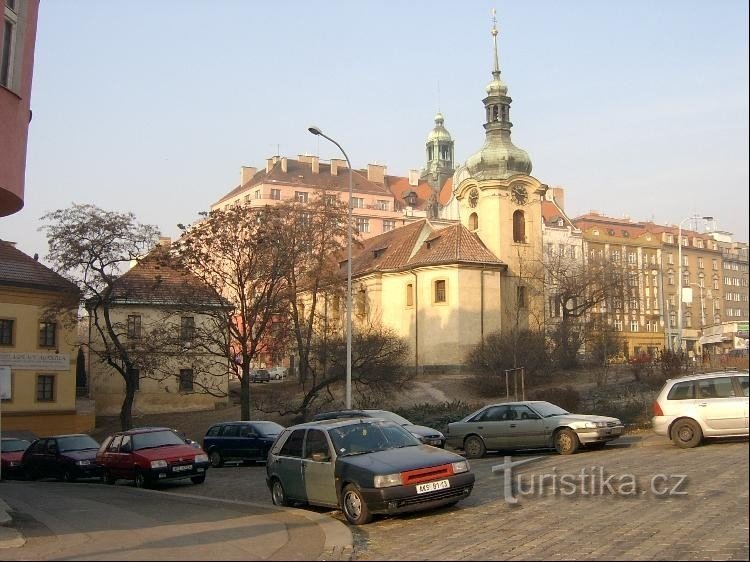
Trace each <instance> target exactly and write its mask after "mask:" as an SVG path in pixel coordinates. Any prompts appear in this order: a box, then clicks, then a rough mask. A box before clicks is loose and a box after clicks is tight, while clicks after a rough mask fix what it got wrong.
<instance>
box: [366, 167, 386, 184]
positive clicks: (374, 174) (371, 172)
mask: <svg viewBox="0 0 750 562" xmlns="http://www.w3.org/2000/svg"><path fill="white" fill-rule="evenodd" d="M367 179H368V180H370V181H371V182H373V183H383V182H384V181H385V166H381V165H380V164H368V165H367Z"/></svg>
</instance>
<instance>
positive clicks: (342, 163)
mask: <svg viewBox="0 0 750 562" xmlns="http://www.w3.org/2000/svg"><path fill="white" fill-rule="evenodd" d="M339 168H346V160H341V159H340V158H331V175H332V176H338V175H339Z"/></svg>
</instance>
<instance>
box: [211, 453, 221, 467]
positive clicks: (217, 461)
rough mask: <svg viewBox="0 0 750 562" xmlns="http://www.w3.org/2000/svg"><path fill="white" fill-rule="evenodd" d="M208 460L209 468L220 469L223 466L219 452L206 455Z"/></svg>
mask: <svg viewBox="0 0 750 562" xmlns="http://www.w3.org/2000/svg"><path fill="white" fill-rule="evenodd" d="M208 460H209V461H210V462H211V468H221V466H222V465H223V464H224V459H223V458H222V457H221V453H220V452H219V451H211V452H210V453H209V454H208Z"/></svg>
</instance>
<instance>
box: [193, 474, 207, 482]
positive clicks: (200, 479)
mask: <svg viewBox="0 0 750 562" xmlns="http://www.w3.org/2000/svg"><path fill="white" fill-rule="evenodd" d="M190 481H191V482H192V483H193V484H203V483H204V482H205V481H206V475H205V474H200V475H198V476H191V477H190Z"/></svg>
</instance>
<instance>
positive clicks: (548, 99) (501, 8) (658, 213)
mask: <svg viewBox="0 0 750 562" xmlns="http://www.w3.org/2000/svg"><path fill="white" fill-rule="evenodd" d="M492 8H496V9H497V13H498V14H497V17H498V27H499V29H500V35H499V46H500V48H499V50H500V66H501V70H502V79H503V81H504V82H505V83H506V84H507V85H508V89H509V95H510V96H511V97H512V98H513V104H512V106H511V120H512V122H513V124H514V127H513V141H514V143H515V144H516V145H517V146H519V147H521V148H523V149H525V150H526V151H527V152H528V153H529V154H530V155H531V159H532V163H533V170H532V175H533V176H535V177H536V178H538V179H539V180H540V181H542V182H543V183H547V184H549V185H562V186H564V187H565V188H566V210H567V211H568V214H570V215H571V216H577V215H579V214H582V213H584V212H587V211H588V210H589V209H596V210H598V211H600V212H602V213H605V214H608V215H610V216H623V215H625V214H627V215H630V216H631V217H632V218H633V219H634V220H643V219H653V220H655V221H657V222H660V223H678V222H680V221H681V220H682V219H684V218H685V217H688V216H690V215H693V214H695V213H698V214H700V215H712V216H714V217H716V218H717V219H718V226H719V228H721V229H724V230H729V231H731V232H734V234H735V239H737V240H741V241H747V240H748V3H747V2H746V1H745V0H717V1H713V2H708V1H701V2H694V1H684V0H681V1H676V0H661V1H659V2H654V1H651V0H648V1H646V0H640V1H636V0H627V1H607V2H603V1H601V0H590V1H581V0H577V1H575V2H572V1H568V2H565V1H559V0H556V1H541V0H531V1H516V2H509V1H503V2H486V1H472V2H462V1H459V0H454V1H451V2H448V1H436V0H430V1H413V0H412V1H401V2H395V1H388V0H377V1H353V0H349V1H339V2H334V1H325V0H319V1H317V2H309V1H306V2H302V1H288V0H276V1H274V2H269V1H248V0H242V1H241V0H212V1H211V2H206V1H198V0H179V1H177V0H156V1H153V0H149V1H137V0H136V1H134V0H131V1H129V2H115V1H107V2H101V1H99V0H88V1H84V0H65V1H52V0H43V1H42V3H41V7H40V14H39V29H38V35H37V45H36V65H35V69H34V83H33V92H32V100H31V101H32V109H33V112H34V118H33V121H32V123H31V128H30V134H29V137H30V138H29V151H28V159H27V181H26V206H25V208H24V209H23V210H22V211H20V212H19V213H16V214H15V215H12V216H10V217H6V218H0V238H3V239H5V240H12V241H16V242H17V243H18V246H19V248H20V249H21V250H23V251H24V252H26V253H27V254H33V253H34V252H38V253H39V254H40V256H42V257H43V256H44V255H46V253H47V246H46V240H45V239H44V236H43V234H42V233H40V232H38V230H37V229H38V227H39V226H40V221H39V218H40V217H41V216H42V215H43V214H44V213H45V212H47V211H49V210H53V209H57V208H63V207H67V206H69V205H70V204H72V203H74V202H75V203H93V204H96V205H98V206H100V207H102V208H105V209H108V210H116V209H117V210H123V211H124V210H127V211H132V212H133V213H135V215H136V216H137V217H138V219H139V220H140V221H141V222H144V223H149V224H156V225H158V226H159V227H160V228H161V230H162V233H163V234H165V235H168V236H173V237H174V236H176V235H177V232H178V230H177V228H176V226H175V225H176V224H177V223H179V222H183V223H189V222H192V221H194V220H195V219H196V218H197V213H198V212H200V211H202V210H206V209H207V208H208V207H209V205H210V204H211V203H212V202H214V201H216V200H218V199H219V198H220V197H221V196H222V195H224V194H225V193H227V192H228V191H229V190H230V189H232V188H234V187H235V186H236V185H237V184H238V181H239V169H240V166H242V165H248V166H256V167H262V166H264V165H265V159H266V158H267V157H269V156H272V155H273V154H276V153H277V152H278V153H280V154H281V155H284V156H290V157H296V155H298V154H303V153H312V154H319V155H320V157H321V158H323V159H329V158H332V157H333V158H338V157H340V156H339V153H338V151H337V149H336V148H335V147H334V146H333V145H331V144H330V143H328V142H327V141H325V140H324V139H320V140H319V139H318V137H313V136H312V135H310V134H309V133H308V132H307V127H308V126H309V125H311V124H316V125H318V126H319V127H320V128H321V129H322V130H323V131H324V132H326V133H327V134H328V135H330V136H332V137H333V138H335V139H336V140H338V141H339V142H340V143H341V144H342V145H343V147H344V148H345V150H346V151H347V153H348V154H349V157H350V158H351V160H352V163H353V165H354V166H355V167H357V168H361V167H364V166H366V165H367V164H368V163H375V162H377V163H380V164H385V165H387V167H388V173H390V174H394V175H406V174H407V173H408V170H409V169H411V168H421V167H422V166H423V165H424V163H425V147H424V142H425V140H426V136H427V134H428V133H429V131H430V130H431V128H432V126H433V118H434V115H435V113H436V111H437V110H438V109H439V110H440V111H441V112H442V113H443V114H444V115H445V126H446V128H447V129H448V130H449V131H450V133H451V134H452V136H453V139H454V140H455V156H456V161H457V163H459V162H463V161H465V160H466V158H467V157H468V156H470V155H471V154H472V153H474V152H475V151H477V150H478V149H479V148H480V147H481V145H482V143H483V142H484V129H483V128H482V123H483V122H484V108H483V105H482V101H481V100H482V98H483V97H484V96H485V86H486V85H487V83H488V82H489V81H490V78H491V75H490V72H491V68H492V58H491V57H492V42H491V36H490V28H491V10H492Z"/></svg>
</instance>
